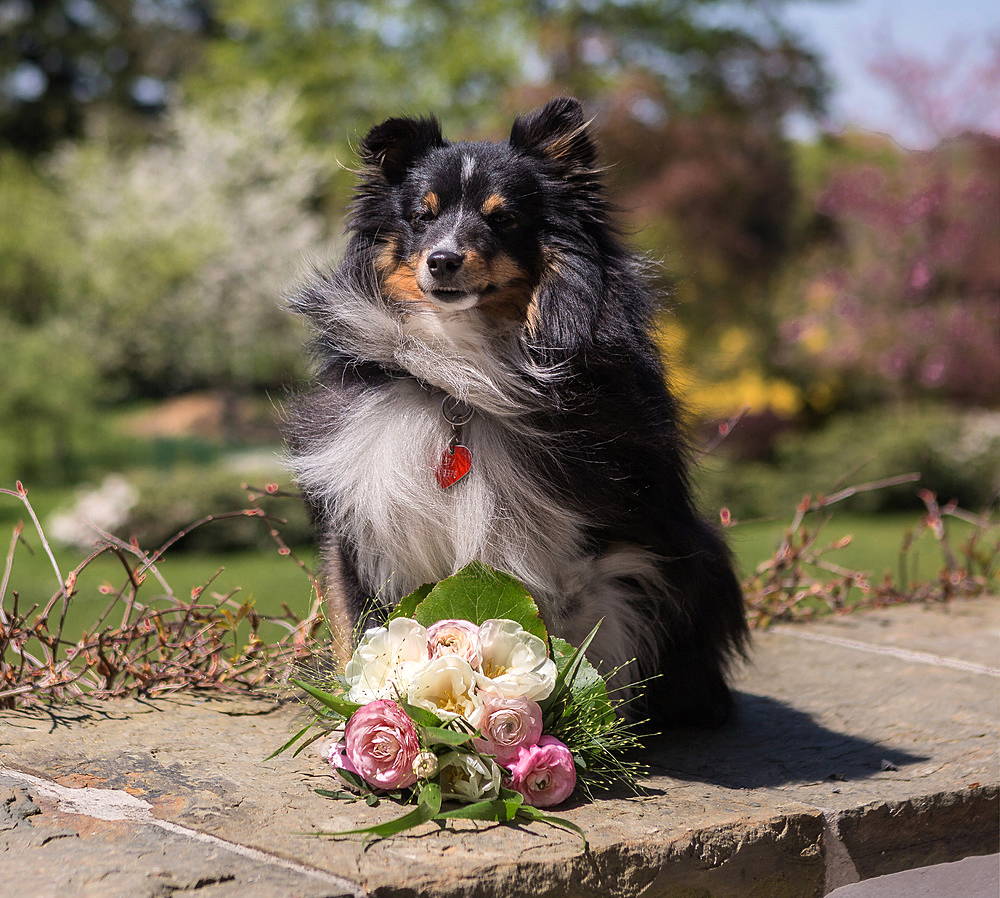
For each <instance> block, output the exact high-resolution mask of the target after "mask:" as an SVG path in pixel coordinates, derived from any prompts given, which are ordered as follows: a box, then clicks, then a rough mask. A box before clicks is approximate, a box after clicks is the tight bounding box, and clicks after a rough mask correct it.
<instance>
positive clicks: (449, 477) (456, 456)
mask: <svg viewBox="0 0 1000 898" xmlns="http://www.w3.org/2000/svg"><path fill="white" fill-rule="evenodd" d="M471 468H472V453H471V452H470V451H469V449H468V447H467V446H462V445H458V446H449V447H448V448H447V449H445V450H444V454H443V455H442V456H441V461H439V462H438V466H437V467H436V468H435V469H434V476H435V477H436V478H437V482H438V486H440V487H441V489H443V490H446V489H448V487H449V486H454V485H455V484H456V483H458V481H459V480H461V479H462V478H463V477H464V476H465V475H466V474H468V473H469V470H470V469H471Z"/></svg>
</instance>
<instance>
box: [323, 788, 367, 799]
mask: <svg viewBox="0 0 1000 898" xmlns="http://www.w3.org/2000/svg"><path fill="white" fill-rule="evenodd" d="M313 791H314V792H315V793H316V794H317V795H322V796H323V798H334V799H336V800H337V801H357V800H358V796H357V795H354V794H353V793H351V792H343V791H341V790H339V789H337V790H333V789H314V790H313Z"/></svg>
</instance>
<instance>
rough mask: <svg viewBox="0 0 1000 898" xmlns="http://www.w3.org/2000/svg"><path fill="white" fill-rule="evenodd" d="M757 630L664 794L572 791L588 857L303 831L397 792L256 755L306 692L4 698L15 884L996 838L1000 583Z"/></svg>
mask: <svg viewBox="0 0 1000 898" xmlns="http://www.w3.org/2000/svg"><path fill="white" fill-rule="evenodd" d="M803 636H808V637H809V638H802V637H803ZM756 643H757V644H756V648H755V652H754V660H753V663H752V664H751V665H750V666H748V667H747V668H746V669H745V670H743V671H742V672H741V673H740V675H739V677H738V680H737V688H738V689H739V691H740V695H739V702H738V704H739V709H740V712H739V715H738V718H737V719H736V720H735V721H733V722H732V723H731V724H728V725H727V726H726V727H724V728H723V729H721V730H719V731H716V732H713V733H704V732H678V733H673V734H671V735H670V736H669V737H664V738H660V739H658V740H655V741H654V742H651V743H650V744H649V757H648V761H649V762H650V764H651V774H652V775H651V776H650V778H649V780H648V781H647V786H648V788H649V794H648V795H645V796H643V797H641V798H636V797H634V796H628V795H611V796H609V797H607V798H602V799H600V800H598V801H597V802H595V803H593V804H589V805H579V806H576V807H571V808H569V809H568V810H567V809H560V811H559V813H560V814H562V815H563V816H566V817H569V818H570V819H572V820H573V821H574V822H575V823H577V824H578V825H580V826H581V827H583V828H584V829H585V830H586V831H587V833H588V838H589V839H590V842H591V853H590V854H589V855H582V854H580V853H579V840H578V839H577V838H575V837H573V836H571V835H569V834H567V833H564V832H562V831H559V830H555V829H551V828H548V827H545V826H540V825H537V824H536V825H532V826H530V827H518V828H511V827H500V826H492V825H488V824H478V823H472V822H466V823H455V824H453V825H451V826H450V827H449V829H448V830H445V831H442V830H439V829H437V827H436V826H434V825H431V824H428V825H426V826H425V827H422V828H421V829H419V830H416V831H414V833H412V834H409V835H404V836H399V837H396V838H393V839H388V840H383V841H376V842H373V843H371V844H369V846H368V847H367V849H366V850H363V849H362V843H361V839H360V838H344V839H337V840H333V839H326V838H315V837H310V836H306V835H300V834H301V833H309V832H319V831H323V830H333V829H346V828H350V827H352V826H355V825H366V824H368V823H371V822H375V821H380V820H383V819H389V818H391V817H394V816H396V815H398V814H399V813H400V810H399V809H398V808H397V807H395V806H394V805H392V804H391V803H383V805H382V806H381V807H379V808H377V809H370V808H368V807H367V806H365V805H364V804H363V803H345V802H334V801H330V800H327V799H324V798H321V797H320V796H317V795H316V794H315V793H314V791H313V788H314V787H322V786H324V785H328V784H329V783H328V780H327V776H328V774H327V773H326V771H325V770H324V767H323V765H322V763H321V762H320V761H319V759H318V758H317V757H316V756H315V755H313V754H311V753H309V752H306V753H303V755H300V756H299V757H298V758H292V757H291V756H290V755H282V756H279V757H278V758H275V759H273V760H271V761H267V762H264V761H263V760H262V759H263V758H264V757H266V756H267V755H268V754H269V753H270V752H271V751H272V750H273V749H274V748H276V747H277V746H279V745H281V744H282V743H283V742H284V741H285V739H286V738H287V736H288V735H289V734H290V733H291V732H293V731H294V728H295V727H296V724H297V722H298V720H299V717H298V715H299V711H298V709H297V707H296V706H295V704H294V703H281V702H275V701H268V700H263V699H261V700H249V699H217V698H212V697H208V698H193V697H190V696H185V697H179V698H175V699H172V700H158V701H155V702H140V701H122V702H114V703H110V702H109V703H97V702H93V703H88V704H81V705H72V706H69V705H64V706H56V707H53V708H51V709H47V710H33V711H23V712H5V713H3V714H0V898H7V896H8V895H10V896H11V898H23V896H25V895H36V894H37V895H40V896H44V895H50V894H51V895H53V896H55V895H65V894H79V895H85V896H86V895H91V894H93V895H98V894H100V895H101V896H115V895H121V896H126V895H127V896H129V898H132V896H151V898H152V896H161V895H172V894H174V893H175V892H178V891H185V893H190V894H192V895H195V896H205V898H228V896H237V895H239V896H240V898H256V896H270V895H279V894H280V895H289V896H303V898H313V896H317V898H318V896H331V898H334V896H336V898H340V896H348V895H349V896H360V895H376V896H411V895H412V896H417V895H421V896H440V898H445V896H447V898H452V896H470V898H471V896H477V898H478V896H482V898H494V896H495V898H507V896H512V895H522V894H524V895H529V894H530V895H533V896H538V898H543V896H553V898H555V896H607V895H611V896H622V898H632V896H642V898H660V896H663V898H668V896H693V895H706V896H740V898H743V896H749V898H753V896H761V898H765V896H766V898H780V896H786V895H787V896H821V895H823V894H825V893H826V892H828V891H830V890H832V889H833V888H835V887H838V886H841V885H844V884H847V883H850V882H855V881H858V880H860V879H867V878H869V877H873V876H878V875H882V874H885V873H892V872H897V871H900V870H906V869H911V868H914V867H919V866H924V865H927V864H933V863H941V862H947V861H954V860H959V859H960V858H962V857H965V856H968V855H974V854H992V853H995V852H996V851H997V849H998V842H1000V832H998V822H997V821H998V786H997V780H998V716H1000V709H998V690H997V683H998V680H997V676H996V675H995V674H996V673H997V671H996V657H997V646H998V644H1000V601H998V600H994V599H982V600H977V601H973V602H966V603H961V604H957V603H956V604H955V605H952V606H949V607H946V608H943V607H935V608H930V609H924V608H921V607H900V608H894V609H889V610H887V611H883V612H878V613H870V614H859V615H854V616H849V617H844V618H836V619H832V620H828V621H822V622H818V623H813V624H808V625H803V627H801V628H800V627H794V628H793V627H786V628H782V629H777V630H775V631H772V632H768V633H763V634H760V635H759V636H758V638H757V640H756ZM850 643H853V644H854V645H852V644H850ZM887 647H888V648H892V649H893V651H892V652H887V651H882V649H885V648H887ZM936 647H940V648H941V651H940V652H939V653H936V652H935V648H936ZM898 650H901V651H898ZM935 659H939V660H952V661H955V660H958V661H960V662H966V664H965V666H962V665H961V664H960V665H957V666H956V665H949V664H944V663H940V664H939V663H936V661H935ZM130 809H131V810H130ZM15 883H16V884H17V885H16V886H15V885H14V884H15Z"/></svg>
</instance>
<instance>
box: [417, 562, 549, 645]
mask: <svg viewBox="0 0 1000 898" xmlns="http://www.w3.org/2000/svg"><path fill="white" fill-rule="evenodd" d="M413 617H414V619H415V620H417V621H418V622H419V623H421V624H423V625H424V626H425V627H429V626H430V625H431V624H433V623H435V622H436V621H439V620H445V619H451V618H457V619H459V620H469V621H472V622H473V623H474V624H481V623H483V622H484V621H488V620H493V619H506V620H512V621H516V622H517V623H518V624H520V625H521V626H522V627H523V628H524V629H525V630H526V631H527V632H529V633H532V634H534V635H535V636H537V637H538V638H539V639H542V640H546V641H547V640H548V631H547V630H546V629H545V624H544V623H542V619H541V617H540V616H539V614H538V606H537V605H535V601H534V599H532V598H531V596H530V595H529V593H528V591H527V590H526V589H525V588H524V586H523V585H522V584H521V583H519V582H518V581H517V580H515V579H514V578H513V577H510V576H508V575H507V574H503V573H500V571H496V570H494V569H493V568H491V567H490V566H489V565H486V564H482V563H481V562H478V561H474V562H472V563H471V564H468V565H466V566H465V567H464V568H462V570H460V571H459V572H458V573H457V574H455V575H453V576H451V577H447V578H446V579H444V580H442V581H441V582H440V583H437V584H436V585H435V586H434V587H433V588H432V589H431V590H430V591H429V592H428V593H427V596H426V598H425V599H424V600H423V601H422V602H420V603H419V605H417V606H416V608H415V609H414V610H413Z"/></svg>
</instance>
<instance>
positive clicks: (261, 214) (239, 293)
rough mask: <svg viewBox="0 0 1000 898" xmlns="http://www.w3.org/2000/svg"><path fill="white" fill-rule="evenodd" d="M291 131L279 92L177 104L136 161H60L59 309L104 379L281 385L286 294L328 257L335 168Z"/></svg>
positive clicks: (107, 156) (285, 367) (100, 147)
mask: <svg viewBox="0 0 1000 898" xmlns="http://www.w3.org/2000/svg"><path fill="white" fill-rule="evenodd" d="M295 122H296V109H295V104H294V102H293V99H292V98H291V97H290V96H289V95H288V94H285V93H280V92H279V93H274V92H272V93H266V92H263V91H254V92H249V93H243V94H240V95H233V96H230V97H228V98H227V99H226V100H225V101H223V102H217V103H216V104H214V105H212V106H208V107H205V106H202V107H183V106H182V107H180V108H179V109H178V110H177V111H176V112H175V113H173V114H172V115H171V116H170V117H169V119H168V120H167V123H166V129H165V132H164V134H163V136H162V138H161V139H159V140H157V141H155V142H152V143H150V144H148V145H147V146H144V147H141V148H139V149H136V150H133V151H131V152H127V153H121V152H116V151H115V149H114V148H113V147H111V146H109V145H108V144H107V143H106V142H102V141H99V140H96V139H95V140H91V141H89V142H87V143H86V144H83V145H79V146H76V147H73V148H70V149H68V150H67V151H65V152H64V153H63V154H62V155H61V156H60V157H59V158H58V159H57V161H56V170H55V174H56V176H57V178H58V179H59V180H60V181H61V183H62V184H63V185H64V187H65V191H66V196H67V197H68V202H69V206H70V216H71V219H72V223H73V226H74V230H75V235H76V237H77V239H78V244H79V246H78V248H79V250H80V252H79V255H78V262H77V263H76V264H74V265H70V266H68V270H67V271H66V272H64V277H65V279H66V283H65V285H64V290H63V294H64V296H65V297H66V300H65V301H66V303H67V309H66V312H67V313H68V314H70V315H72V316H73V317H74V318H75V320H76V322H77V324H78V326H79V330H80V333H81V335H82V337H83V339H85V340H88V341H89V344H90V349H91V351H92V353H93V357H94V358H95V360H96V361H97V363H98V364H99V366H100V368H101V369H102V371H103V372H104V373H105V374H106V375H109V376H111V377H114V376H116V375H118V376H122V377H123V378H128V379H130V380H131V382H133V383H134V382H138V383H140V384H142V385H143V386H144V388H145V389H146V390H148V391H151V392H162V393H171V392H176V391H180V390H184V389H190V388H193V387H211V388H215V389H221V390H222V391H223V392H224V393H227V394H229V395H235V394H237V393H239V392H241V391H244V390H246V389H248V388H249V387H251V386H256V385H268V384H274V383H280V382H281V381H282V380H284V379H286V378H287V377H288V375H289V372H290V371H291V370H292V369H293V368H294V366H295V365H296V364H297V360H298V358H299V357H300V355H301V343H302V339H303V335H302V331H301V330H300V325H299V323H298V322H297V321H296V320H295V319H294V317H293V316H292V315H290V314H289V313H287V312H286V311H285V310H284V309H283V308H282V303H281V295H282V291H283V290H284V289H286V288H287V287H288V285H289V282H290V281H291V280H293V279H294V278H295V277H296V276H297V275H298V274H299V273H301V270H302V268H303V267H304V265H305V262H306V261H307V260H309V259H311V258H313V257H315V256H317V255H319V254H320V253H328V252H329V251H330V247H329V246H326V245H324V244H325V238H326V235H325V222H324V219H323V216H322V214H321V213H320V212H319V211H318V210H317V208H316V197H317V196H318V195H319V194H320V190H321V187H322V184H323V182H324V180H325V179H327V178H328V177H329V171H330V168H331V166H330V164H329V162H328V161H327V160H326V159H324V158H323V157H322V156H321V154H320V153H318V152H317V151H316V150H313V149H310V148H308V147H307V146H306V144H305V143H304V142H303V141H302V140H301V138H299V137H298V136H297V132H296V128H295Z"/></svg>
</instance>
